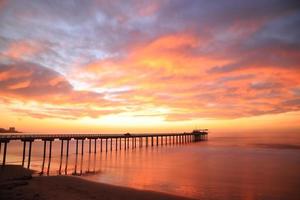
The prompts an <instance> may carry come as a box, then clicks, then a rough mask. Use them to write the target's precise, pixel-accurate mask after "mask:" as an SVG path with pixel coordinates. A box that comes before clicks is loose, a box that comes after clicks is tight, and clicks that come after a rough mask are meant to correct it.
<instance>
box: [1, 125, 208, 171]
mask: <svg viewBox="0 0 300 200" xmlns="http://www.w3.org/2000/svg"><path fill="white" fill-rule="evenodd" d="M207 138H208V130H207V129H203V130H194V131H193V132H189V133H186V132H184V133H161V134H130V133H126V134H51V135H50V134H30V135H29V134H10V135H8V134H5V135H0V154H2V167H4V166H5V164H6V156H7V149H8V144H9V142H10V141H13V140H15V141H21V142H23V151H22V166H23V167H27V168H30V162H31V151H32V145H33V142H34V141H36V140H40V141H43V160H42V165H41V172H40V174H44V168H45V160H46V157H48V167H47V174H49V170H50V166H51V158H52V143H53V141H54V140H58V141H60V143H61V144H60V162H59V174H61V172H62V162H63V155H64V149H65V151H66V152H65V169H64V171H65V174H67V168H68V158H69V147H70V140H75V142H76V146H75V170H74V173H73V174H78V173H77V169H78V166H77V164H78V156H79V151H80V154H81V155H80V174H82V164H83V155H84V141H85V140H88V153H89V154H91V153H92V140H93V141H94V142H93V143H94V149H93V153H94V154H96V153H97V151H99V152H100V153H101V152H103V151H105V152H108V151H113V150H114V151H118V150H119V151H120V150H122V149H123V150H124V151H126V150H129V149H130V148H131V149H135V148H137V143H138V147H139V148H141V147H143V146H145V147H146V148H148V147H149V146H151V147H154V146H159V145H161V146H164V145H170V144H185V143H191V142H199V141H206V140H207ZM97 142H100V149H98V150H97ZM108 143H110V146H108ZM113 143H114V146H115V149H113ZM27 144H28V148H26V146H27ZM47 144H48V145H47ZM80 144H81V150H80V147H79V145H80ZM47 146H48V155H46V152H47ZM26 151H28V153H27V166H24V164H25V159H26Z"/></svg>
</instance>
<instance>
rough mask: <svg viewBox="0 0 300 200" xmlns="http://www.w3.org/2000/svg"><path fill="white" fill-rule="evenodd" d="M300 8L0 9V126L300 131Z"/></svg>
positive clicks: (172, 1) (190, 2)
mask: <svg viewBox="0 0 300 200" xmlns="http://www.w3.org/2000/svg"><path fill="white" fill-rule="evenodd" d="M299 36H300V2H299V1H293V0H284V1H282V0H252V1H238V0H218V1H204V0H159V1H155V0H154V1H142V0H132V1H117V0H116V1H101V0H97V1H96V0H91V1H75V0H74V1H70V0H64V1H61V0H59V1H56V0H49V1H47V0H43V1H39V0H30V1H22V0H19V1H18V0H0V111H1V114H0V127H4V128H7V127H9V126H15V127H16V128H17V129H19V130H21V131H26V132H124V131H131V132H176V131H190V130H193V129H195V128H209V129H210V130H217V131H219V132H226V131H227V132H230V131H237V130H239V131H241V132H243V131H267V130H268V131H278V130H280V131H282V130H284V131H298V130H300V37H299Z"/></svg>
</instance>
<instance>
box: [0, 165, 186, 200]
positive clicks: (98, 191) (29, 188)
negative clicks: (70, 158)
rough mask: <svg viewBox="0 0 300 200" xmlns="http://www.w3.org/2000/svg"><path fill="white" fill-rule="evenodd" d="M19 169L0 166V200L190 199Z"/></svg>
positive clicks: (19, 167) (14, 166) (11, 166)
mask: <svg viewBox="0 0 300 200" xmlns="http://www.w3.org/2000/svg"><path fill="white" fill-rule="evenodd" d="M32 173H33V171H31V170H27V169H24V168H22V167H21V166H16V165H8V166H5V167H4V168H1V166H0V199H12V200H14V199H24V200H27V199H28V200H29V199H43V200H48V199H49V200H50V199H56V200H60V199H63V200H76V199H87V200H89V199H94V200H95V199H110V200H119V199H120V200H121V199H122V200H126V199H136V200H152V199H157V200H164V199H168V200H181V199H182V200H191V199H190V198H185V197H180V196H175V195H170V194H165V193H160V192H154V191H146V190H137V189H132V188H126V187H120V186H114V185H109V184H104V183H96V182H92V181H88V180H84V179H81V178H78V177H74V176H61V175H60V176H40V177H33V176H32Z"/></svg>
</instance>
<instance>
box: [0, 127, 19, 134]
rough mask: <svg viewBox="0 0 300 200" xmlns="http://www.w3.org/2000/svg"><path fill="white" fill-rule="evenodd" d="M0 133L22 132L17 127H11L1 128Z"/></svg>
mask: <svg viewBox="0 0 300 200" xmlns="http://www.w3.org/2000/svg"><path fill="white" fill-rule="evenodd" d="M0 133H22V132H20V131H17V130H16V129H15V127H9V128H8V129H5V128H0Z"/></svg>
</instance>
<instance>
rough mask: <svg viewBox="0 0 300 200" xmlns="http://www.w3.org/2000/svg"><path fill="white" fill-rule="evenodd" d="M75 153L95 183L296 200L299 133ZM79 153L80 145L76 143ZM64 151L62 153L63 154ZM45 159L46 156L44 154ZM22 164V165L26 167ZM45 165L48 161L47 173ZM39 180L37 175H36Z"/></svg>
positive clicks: (36, 155) (35, 155) (12, 147)
mask: <svg viewBox="0 0 300 200" xmlns="http://www.w3.org/2000/svg"><path fill="white" fill-rule="evenodd" d="M60 145H61V143H60V142H59V141H55V142H54V143H53V147H52V148H53V153H52V160H51V166H50V170H49V171H50V175H57V174H58V173H59V168H60ZM96 145H97V153H94V152H93V150H94V143H93V142H92V153H88V150H89V149H88V141H87V140H86V141H85V143H84V156H83V158H82V157H81V152H79V157H78V158H77V159H78V162H77V168H76V171H77V174H78V173H80V171H82V173H83V174H82V175H81V176H79V177H80V178H83V179H87V180H90V181H94V182H101V183H107V184H112V185H118V186H124V187H131V188H136V189H142V190H152V191H158V192H164V193H169V194H175V195H179V196H184V197H191V198H195V199H204V200H205V199H211V200H214V199H231V200H235V199H245V200H252V199H267V200H273V199H274V200H275V199H276V200H277V199H278V200H282V199H284V200H285V199H286V200H289V199H295V200H299V199H300V135H299V134H263V135H255V134H239V135H233V136H228V135H226V136H225V135H224V136H222V134H210V135H209V139H208V141H203V142H197V143H188V144H168V145H163V146H158V147H157V146H154V147H151V145H149V146H148V147H145V146H144V147H142V148H139V147H138V146H137V148H135V149H132V148H130V149H127V150H126V151H125V150H124V149H122V150H121V151H120V150H119V149H118V151H116V150H115V146H114V145H113V148H112V149H113V150H112V151H110V144H108V147H109V148H108V152H105V145H104V143H103V147H102V148H103V151H102V153H101V152H100V144H99V141H98V142H97V144H96ZM79 147H80V149H81V143H79ZM64 153H65V150H64ZM42 154H43V143H42V142H41V141H35V142H34V143H33V149H32V159H31V168H32V169H34V170H36V171H37V172H40V171H41V165H42ZM47 155H48V152H47ZM21 160H22V143H21V142H10V143H9V145H8V157H7V163H8V164H20V163H21ZM75 160H76V157H75V141H71V143H70V156H69V159H68V166H67V170H66V171H65V169H66V162H65V161H66V160H65V157H64V159H63V160H62V167H61V169H62V174H64V173H65V172H67V174H72V173H74V171H75ZM25 165H26V163H25ZM47 167H48V163H47V159H46V163H45V171H46V170H47ZM36 175H37V176H38V174H36Z"/></svg>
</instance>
